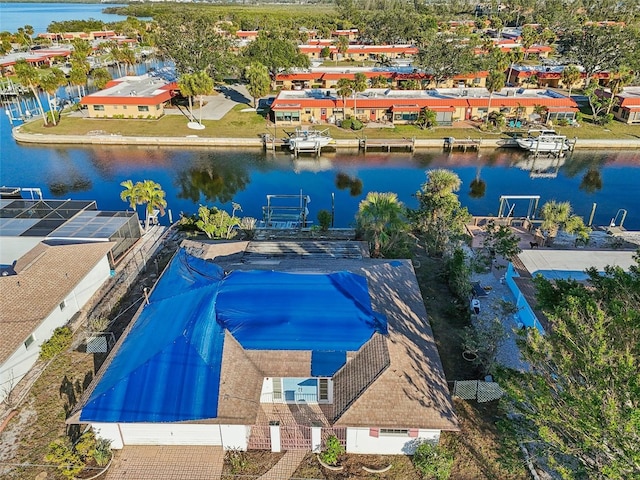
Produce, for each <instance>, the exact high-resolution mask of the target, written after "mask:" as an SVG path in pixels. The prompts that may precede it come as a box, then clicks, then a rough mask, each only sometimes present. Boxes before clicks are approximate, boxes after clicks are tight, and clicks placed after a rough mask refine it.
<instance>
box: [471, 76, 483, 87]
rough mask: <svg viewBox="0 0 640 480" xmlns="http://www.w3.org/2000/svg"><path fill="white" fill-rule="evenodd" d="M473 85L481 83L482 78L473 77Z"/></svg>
mask: <svg viewBox="0 0 640 480" xmlns="http://www.w3.org/2000/svg"><path fill="white" fill-rule="evenodd" d="M473 83H474V85H480V84H481V83H482V79H481V78H480V77H476V78H474V79H473Z"/></svg>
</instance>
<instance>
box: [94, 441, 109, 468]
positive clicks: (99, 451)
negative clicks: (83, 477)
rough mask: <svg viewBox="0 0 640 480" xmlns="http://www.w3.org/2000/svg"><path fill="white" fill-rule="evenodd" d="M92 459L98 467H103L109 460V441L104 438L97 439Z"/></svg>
mask: <svg viewBox="0 0 640 480" xmlns="http://www.w3.org/2000/svg"><path fill="white" fill-rule="evenodd" d="M93 459H94V460H95V461H96V463H97V464H98V466H99V467H104V466H105V465H106V464H107V463H109V460H110V459H111V440H107V439H106V438H98V439H97V440H96V447H95V450H94V451H93Z"/></svg>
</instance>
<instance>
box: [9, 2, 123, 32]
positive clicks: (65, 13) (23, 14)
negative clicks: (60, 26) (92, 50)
mask: <svg viewBox="0 0 640 480" xmlns="http://www.w3.org/2000/svg"><path fill="white" fill-rule="evenodd" d="M116 6H120V5H115V4H110V3H109V4H100V3H1V2H0V31H9V32H16V31H17V30H18V28H20V27H24V26H25V25H31V26H32V27H33V30H34V32H35V36H37V35H38V33H43V32H46V31H47V27H48V26H49V24H50V23H51V22H53V21H56V22H61V21H63V20H88V19H90V18H93V19H95V20H102V21H103V22H118V21H121V20H124V19H125V18H126V17H123V16H121V15H112V14H105V13H102V10H104V9H105V8H107V7H116Z"/></svg>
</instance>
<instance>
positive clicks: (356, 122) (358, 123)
mask: <svg viewBox="0 0 640 480" xmlns="http://www.w3.org/2000/svg"><path fill="white" fill-rule="evenodd" d="M362 127H364V123H362V122H361V121H360V120H358V119H357V118H354V119H353V120H352V121H351V130H360V129H361V128H362Z"/></svg>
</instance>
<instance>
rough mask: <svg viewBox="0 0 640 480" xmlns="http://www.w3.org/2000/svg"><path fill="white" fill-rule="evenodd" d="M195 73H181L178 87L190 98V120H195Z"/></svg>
mask: <svg viewBox="0 0 640 480" xmlns="http://www.w3.org/2000/svg"><path fill="white" fill-rule="evenodd" d="M193 86H194V85H193V74H191V73H183V74H182V75H180V78H179V79H178V88H179V89H180V94H181V95H182V96H183V97H187V98H188V99H189V116H190V117H191V118H190V119H189V121H190V122H193V120H194V118H193V101H192V99H193V95H194V93H193Z"/></svg>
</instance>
